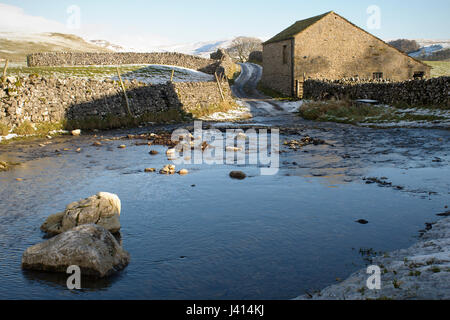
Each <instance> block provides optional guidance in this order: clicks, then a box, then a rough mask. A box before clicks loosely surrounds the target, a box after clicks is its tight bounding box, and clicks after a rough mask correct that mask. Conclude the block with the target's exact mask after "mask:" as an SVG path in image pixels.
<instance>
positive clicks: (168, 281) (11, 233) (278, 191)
mask: <svg viewBox="0 0 450 320" xmlns="http://www.w3.org/2000/svg"><path fill="white" fill-rule="evenodd" d="M141 130H145V129H141ZM302 130H303V131H302ZM302 130H299V131H298V132H297V133H295V132H293V133H285V134H284V135H283V136H282V137H281V139H282V140H289V139H293V138H301V137H303V136H305V135H306V134H308V135H310V136H313V137H316V138H320V139H324V140H326V142H327V144H325V145H319V146H314V145H310V146H307V147H305V148H303V149H302V150H301V151H292V150H289V149H286V150H285V151H286V152H285V153H282V154H281V159H280V163H282V166H281V169H280V171H279V173H278V174H277V175H274V176H261V175H259V168H258V167H256V166H246V167H240V166H236V165H215V166H209V165H186V166H183V167H186V168H187V169H189V170H190V174H189V175H187V176H178V175H174V176H163V175H159V174H156V173H155V174H149V173H144V172H143V170H144V169H145V168H147V167H155V168H158V169H159V168H161V167H163V166H164V165H165V164H167V158H166V157H165V150H166V148H164V147H162V146H154V147H152V149H154V150H157V151H159V152H160V155H158V156H153V157H152V156H150V155H149V147H148V146H137V145H135V144H134V142H133V141H132V140H130V141H110V142H105V143H104V144H103V146H101V147H94V146H92V142H93V141H94V140H96V139H95V138H94V137H93V136H89V135H88V136H82V137H79V138H72V137H71V138H57V139H54V140H53V143H52V144H51V145H48V146H46V147H43V148H40V147H37V144H38V143H39V141H38V142H22V143H17V144H15V145H9V146H0V153H1V154H2V158H7V159H10V160H15V161H19V162H21V163H22V164H21V165H20V166H18V167H16V168H14V169H13V170H11V171H8V172H3V173H0V299H291V298H294V297H296V296H298V295H300V294H303V293H305V291H309V292H311V291H313V290H315V289H321V288H323V287H325V286H327V285H330V284H332V283H334V282H335V281H336V278H345V277H347V276H349V275H350V274H351V273H352V272H354V271H356V270H358V269H359V268H361V267H362V266H364V265H365V264H366V261H365V259H364V258H365V257H364V256H362V255H361V253H360V249H363V251H364V250H366V249H373V250H374V251H376V252H387V251H391V250H395V249H399V248H404V247H408V246H409V245H412V244H413V243H414V242H415V241H416V240H417V237H418V236H419V232H418V231H419V230H420V229H423V228H424V224H425V222H433V221H436V220H437V219H438V217H436V214H437V213H441V212H443V211H444V206H446V205H448V204H449V202H450V201H449V200H450V197H449V190H450V188H449V186H450V179H449V177H450V169H449V166H448V162H449V160H450V156H449V154H448V153H449V151H450V148H449V146H450V144H449V137H450V133H449V131H439V130H419V129H402V130H395V129H390V130H376V129H368V128H356V127H351V126H335V127H332V128H326V127H313V126H311V127H308V128H306V129H302ZM122 134H124V132H118V131H116V132H109V133H106V134H105V136H107V137H111V136H117V135H122ZM124 143H125V144H127V148H126V149H123V150H122V149H118V148H117V146H118V145H119V144H124ZM78 147H80V148H82V151H81V153H77V152H75V149H76V148H78ZM63 148H69V149H71V150H69V151H66V152H61V154H60V155H59V156H58V155H57V154H56V153H55V152H54V150H55V149H59V150H63ZM232 170H243V171H245V172H246V173H247V175H248V176H249V177H248V178H247V179H246V180H243V181H237V180H232V179H230V177H229V175H228V174H229V172H230V171H232ZM364 177H386V178H388V181H391V182H392V183H393V185H395V186H401V190H400V188H399V189H397V188H393V187H380V186H378V185H377V184H366V182H365V181H364V180H363V178H364ZM16 178H21V179H23V181H16ZM99 191H107V192H112V193H115V194H117V195H118V196H119V197H120V199H121V201H122V214H121V224H122V231H121V235H122V241H123V246H124V248H125V249H126V250H127V251H128V252H129V253H130V255H131V263H130V264H129V266H128V267H127V268H126V269H125V270H124V271H123V272H121V273H119V274H118V275H117V276H114V277H112V278H110V279H107V280H98V281H92V280H89V279H83V281H82V286H83V288H84V289H83V290H81V291H76V292H73V291H72V292H71V291H69V290H68V289H67V288H66V286H65V284H66V275H64V274H62V275H56V274H47V273H41V272H25V271H22V270H21V265H20V264H21V256H22V253H23V252H24V250H25V249H26V248H27V247H29V246H31V245H34V244H36V243H39V242H42V241H43V234H42V233H41V231H40V230H39V227H40V225H41V224H42V222H43V221H44V220H45V218H46V217H47V216H48V215H50V214H53V213H56V212H60V211H62V210H64V208H65V206H66V205H67V204H68V203H70V202H73V201H77V200H79V199H82V198H85V197H88V196H91V195H93V194H96V193H97V192H99ZM358 219H366V220H368V221H369V223H368V224H366V225H361V224H358V223H356V222H355V221H356V220H358Z"/></svg>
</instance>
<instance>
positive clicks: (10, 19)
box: [0, 3, 173, 51]
mask: <svg viewBox="0 0 450 320" xmlns="http://www.w3.org/2000/svg"><path fill="white" fill-rule="evenodd" d="M68 17H69V14H68ZM82 17H83V12H82V11H81V28H80V29H69V28H67V27H66V25H64V24H63V23H60V22H57V21H52V20H49V19H46V18H44V17H38V16H33V15H30V14H27V13H26V12H25V11H24V10H23V9H22V8H20V7H16V6H12V5H8V4H4V3H0V32H1V33H6V32H7V33H15V34H30V33H45V32H60V33H69V34H76V35H78V36H81V37H82V38H84V39H86V40H107V41H109V42H111V43H113V44H117V45H120V46H122V47H124V48H128V49H131V50H133V51H149V50H155V49H157V48H158V47H160V46H165V45H170V44H173V42H171V41H170V40H169V39H167V38H164V37H161V36H159V35H154V34H141V33H140V32H139V31H134V30H124V29H123V26H121V27H120V29H118V27H114V26H108V25H92V24H86V23H84V22H83V20H82ZM118 30H120V31H118Z"/></svg>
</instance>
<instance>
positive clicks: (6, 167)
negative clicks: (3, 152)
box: [0, 161, 9, 172]
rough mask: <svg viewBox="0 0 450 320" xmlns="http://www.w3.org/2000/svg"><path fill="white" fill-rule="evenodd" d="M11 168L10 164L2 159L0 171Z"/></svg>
mask: <svg viewBox="0 0 450 320" xmlns="http://www.w3.org/2000/svg"><path fill="white" fill-rule="evenodd" d="M7 170H9V164H8V163H7V162H4V161H0V172H1V171H7Z"/></svg>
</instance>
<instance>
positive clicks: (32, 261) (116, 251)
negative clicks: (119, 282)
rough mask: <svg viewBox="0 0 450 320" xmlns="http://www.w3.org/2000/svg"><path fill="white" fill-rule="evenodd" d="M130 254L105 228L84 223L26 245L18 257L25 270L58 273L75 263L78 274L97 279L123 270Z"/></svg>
mask: <svg viewBox="0 0 450 320" xmlns="http://www.w3.org/2000/svg"><path fill="white" fill-rule="evenodd" d="M129 261H130V255H129V254H128V252H126V251H125V250H123V248H122V247H121V246H120V245H119V243H118V242H117V240H116V239H115V238H114V236H113V235H112V234H111V233H110V232H109V231H108V230H106V229H105V228H103V227H101V226H98V225H95V224H87V225H82V226H78V227H76V228H74V229H72V230H69V231H67V232H64V233H62V234H60V235H58V236H56V237H54V238H52V239H50V240H47V241H45V242H42V243H39V244H37V245H34V246H32V247H30V248H28V249H27V250H26V251H25V252H24V254H23V256H22V268H23V269H26V270H36V271H48V272H62V273H66V271H67V268H68V267H69V266H72V265H76V266H79V267H80V269H81V274H82V275H87V276H95V277H99V278H103V277H107V276H110V275H112V274H114V273H116V272H117V271H120V270H122V269H124V268H125V267H126V266H127V265H128V263H129Z"/></svg>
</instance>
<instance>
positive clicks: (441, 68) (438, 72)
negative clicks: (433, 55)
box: [424, 61, 450, 78]
mask: <svg viewBox="0 0 450 320" xmlns="http://www.w3.org/2000/svg"><path fill="white" fill-rule="evenodd" d="M424 62H425V63H426V64H428V65H430V66H431V67H433V69H431V76H432V77H433V78H435V77H443V76H447V77H450V61H424Z"/></svg>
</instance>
